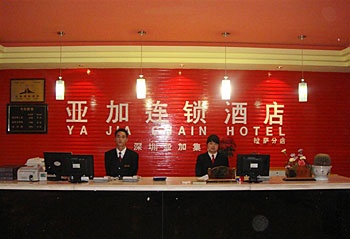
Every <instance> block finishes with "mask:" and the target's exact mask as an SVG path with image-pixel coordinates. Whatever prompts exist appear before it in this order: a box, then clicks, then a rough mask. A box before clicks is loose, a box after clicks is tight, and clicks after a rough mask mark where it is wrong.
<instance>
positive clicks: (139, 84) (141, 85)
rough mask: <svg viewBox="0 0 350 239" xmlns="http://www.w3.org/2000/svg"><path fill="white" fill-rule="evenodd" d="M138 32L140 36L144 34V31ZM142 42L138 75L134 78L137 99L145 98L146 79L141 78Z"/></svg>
mask: <svg viewBox="0 0 350 239" xmlns="http://www.w3.org/2000/svg"><path fill="white" fill-rule="evenodd" d="M138 34H139V35H140V36H141V37H142V36H143V35H145V34H146V32H145V31H143V30H141V31H139V32H138ZM142 53H143V52H142V43H141V62H140V75H139V78H138V79H137V80H136V98H137V99H145V98H146V79H145V78H143V74H142Z"/></svg>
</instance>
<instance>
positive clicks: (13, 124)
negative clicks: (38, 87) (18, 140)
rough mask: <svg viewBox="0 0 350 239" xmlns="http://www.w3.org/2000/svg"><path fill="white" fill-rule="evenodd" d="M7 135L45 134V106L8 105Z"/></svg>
mask: <svg viewBox="0 0 350 239" xmlns="http://www.w3.org/2000/svg"><path fill="white" fill-rule="evenodd" d="M7 133H9V134H21V133H22V134H44V133H47V104H8V105H7Z"/></svg>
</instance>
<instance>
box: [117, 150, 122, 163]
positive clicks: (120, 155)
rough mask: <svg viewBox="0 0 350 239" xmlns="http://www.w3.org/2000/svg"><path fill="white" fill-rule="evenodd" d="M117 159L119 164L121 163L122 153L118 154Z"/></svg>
mask: <svg viewBox="0 0 350 239" xmlns="http://www.w3.org/2000/svg"><path fill="white" fill-rule="evenodd" d="M118 159H119V162H121V161H122V152H119V157H118Z"/></svg>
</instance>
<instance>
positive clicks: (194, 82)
mask: <svg viewBox="0 0 350 239" xmlns="http://www.w3.org/2000/svg"><path fill="white" fill-rule="evenodd" d="M143 73H144V75H145V78H146V79H147V98H146V99H144V100H141V99H136V93H135V85H136V78H137V77H138V74H139V70H137V69H91V73H90V74H89V75H88V74H87V73H86V69H71V70H63V78H64V80H65V84H66V98H65V100H64V101H56V100H55V80H56V79H57V76H58V70H2V71H0V80H1V85H2V86H1V89H0V97H1V98H0V105H1V112H2V113H1V116H0V139H1V157H0V164H23V163H25V162H26V159H27V158H31V157H36V156H39V157H43V152H44V151H70V152H73V153H75V154H93V155H94V159H95V174H96V175H97V176H103V175H105V171H104V162H103V157H104V152H105V151H107V150H109V149H111V148H113V147H114V146H115V145H114V139H113V134H112V135H108V134H107V133H106V131H109V130H110V127H111V128H112V130H113V131H114V130H115V129H116V128H117V127H127V128H128V129H129V130H130V132H131V135H130V136H129V141H128V147H129V148H132V149H136V150H137V152H138V153H139V155H140V165H139V175H141V176H154V175H165V176H194V166H195V161H196V157H197V155H198V154H200V153H202V152H205V151H206V145H205V141H206V138H207V137H208V136H209V135H210V134H213V133H215V134H218V135H219V137H220V138H221V139H222V140H223V141H225V142H228V141H233V143H234V149H235V151H234V156H233V157H232V158H230V164H231V166H235V158H236V155H237V154H238V153H251V152H257V153H268V154H270V155H271V167H283V166H284V164H285V162H286V158H285V157H284V156H283V155H282V153H281V150H282V149H284V148H285V149H287V152H288V154H289V153H292V152H297V150H298V149H300V148H302V149H304V153H305V155H306V157H307V159H308V160H309V161H310V162H312V161H313V157H314V156H315V155H316V154H317V153H320V152H323V153H328V154H330V156H331V158H332V161H333V169H332V172H333V173H339V174H342V175H346V176H350V172H349V169H350V164H349V162H348V161H349V159H348V155H349V153H350V147H349V146H350V140H349V135H350V133H349V123H348V118H349V116H350V108H349V107H350V106H349V105H350V104H349V103H350V99H349V97H348V95H349V88H350V74H345V73H313V72H305V73H304V77H305V79H306V81H307V83H308V87H309V100H308V102H307V103H299V102H298V95H297V86H298V82H299V80H300V72H282V71H276V72H266V71H229V72H228V75H229V77H230V79H231V81H232V85H233V88H232V89H233V92H232V98H231V100H229V101H225V100H221V96H220V86H221V80H222V78H223V75H224V72H223V71H219V70H190V69H189V70H182V72H181V73H182V74H181V75H180V74H179V71H178V70H169V69H144V70H143ZM269 73H270V74H269ZM18 78H44V79H45V104H47V105H48V131H47V133H46V134H9V133H7V121H6V118H7V104H9V103H10V80H11V79H18ZM111 100H113V101H114V105H115V106H116V107H115V108H116V109H118V110H119V111H120V110H121V112H122V116H125V115H127V116H128V117H127V118H120V117H119V118H118V122H115V123H113V122H112V121H110V122H107V120H108V116H109V113H110V109H109V108H107V106H108V105H110V102H111ZM78 101H84V102H85V101H86V104H85V103H84V104H82V106H83V107H87V111H86V114H85V115H84V117H83V118H84V119H85V120H87V122H67V120H69V119H72V116H69V115H68V111H67V109H70V110H71V109H72V105H73V104H74V103H72V102H78ZM157 101H159V105H158V108H157V105H156V103H157ZM186 101H187V103H188V104H187V105H186ZM202 102H206V103H207V108H206V110H205V111H204V112H203V111H201V109H199V110H198V111H196V109H197V108H195V106H196V104H201V103H202ZM274 102H276V104H277V105H278V106H279V107H280V108H279V110H282V111H283V112H282V113H279V115H280V116H281V118H280V121H279V122H278V123H272V125H270V124H269V122H265V119H266V114H267V113H268V112H267V111H266V105H273V104H274ZM236 103H238V104H241V103H246V106H243V108H244V111H245V112H246V113H245V116H246V123H243V122H242V121H240V122H239V118H236V120H237V121H236V122H233V121H232V117H230V116H232V114H234V113H235V111H234V109H236V108H237V107H236V106H235V104H236ZM125 105H127V107H125ZM241 105H242V104H241ZM197 106H198V105H197ZM184 108H185V110H184ZM125 109H128V114H126V111H125ZM157 109H158V110H163V111H164V112H163V113H164V114H157ZM186 110H187V111H186ZM191 110H193V111H191ZM165 113H166V114H167V117H165ZM187 113H192V114H193V113H194V114H197V115H200V116H201V117H198V118H197V117H195V116H196V115H195V116H191V115H188V114H187ZM203 113H204V114H205V116H203ZM238 113H242V112H238ZM152 114H153V116H152ZM271 114H273V112H270V115H271ZM119 116H120V115H119ZM237 116H240V114H238V115H237ZM114 117H115V114H113V118H114ZM226 118H228V122H226V123H225V120H226ZM162 120H163V121H165V120H167V121H168V122H163V121H162ZM196 120H198V122H196ZM279 123H281V124H279ZM266 127H271V128H268V129H267V132H266ZM257 128H259V130H257ZM69 129H70V130H71V131H70V130H69ZM164 129H165V130H164ZM167 129H168V130H167ZM228 129H229V130H228ZM227 132H229V133H227ZM232 134H233V135H232ZM197 146H200V149H199V148H198V147H197ZM226 146H227V145H226Z"/></svg>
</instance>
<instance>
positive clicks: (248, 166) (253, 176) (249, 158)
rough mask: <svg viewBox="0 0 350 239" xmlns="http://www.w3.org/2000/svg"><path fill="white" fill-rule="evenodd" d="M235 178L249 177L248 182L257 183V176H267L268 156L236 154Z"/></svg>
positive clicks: (268, 168) (268, 167) (268, 170)
mask: <svg viewBox="0 0 350 239" xmlns="http://www.w3.org/2000/svg"><path fill="white" fill-rule="evenodd" d="M236 170H237V171H236V175H237V176H249V182H259V180H258V176H269V172H270V155H268V154H238V155H237V167H236Z"/></svg>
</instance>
